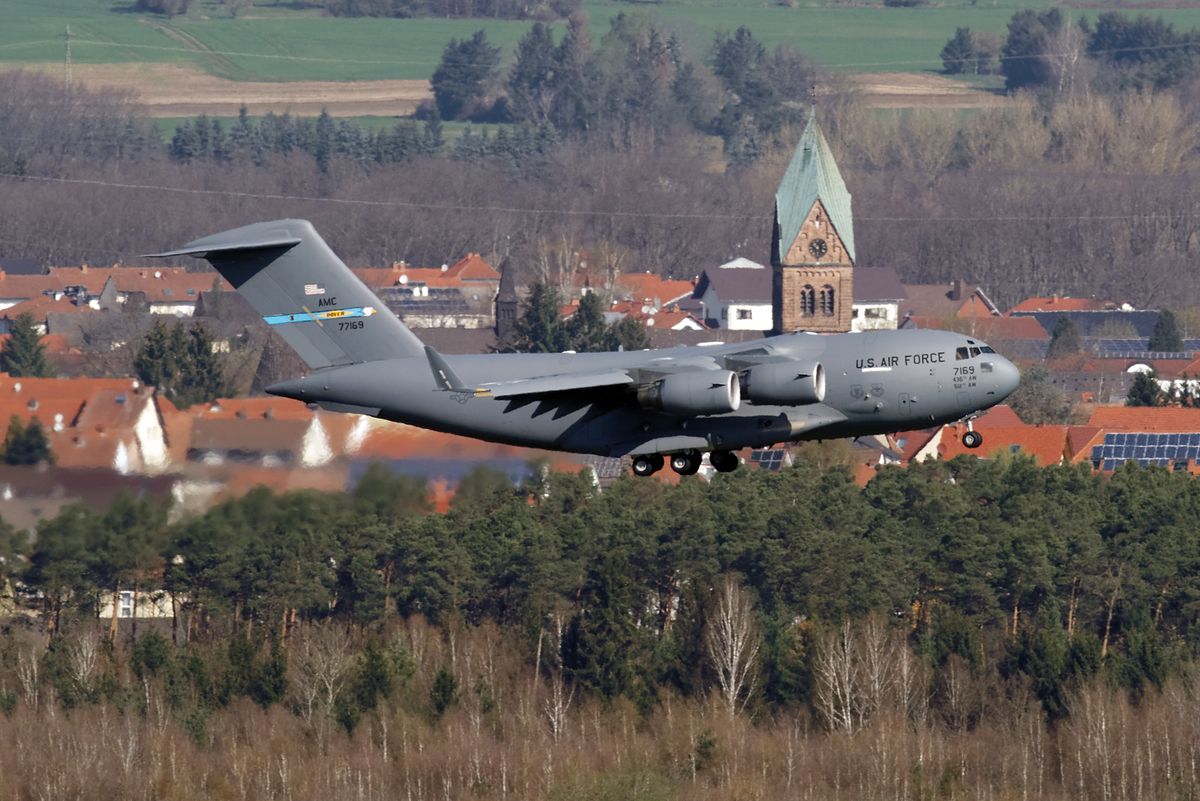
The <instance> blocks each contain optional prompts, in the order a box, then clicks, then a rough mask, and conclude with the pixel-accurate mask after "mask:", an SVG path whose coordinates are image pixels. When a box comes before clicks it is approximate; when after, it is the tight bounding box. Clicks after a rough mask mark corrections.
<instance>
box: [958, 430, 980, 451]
mask: <svg viewBox="0 0 1200 801" xmlns="http://www.w3.org/2000/svg"><path fill="white" fill-rule="evenodd" d="M962 444H963V445H965V446H966V447H968V448H972V449H973V448H978V447H979V446H980V445H982V444H983V434H980V433H979V432H978V431H968V432H967V433H965V434H963V436H962Z"/></svg>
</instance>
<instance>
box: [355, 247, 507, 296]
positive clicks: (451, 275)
mask: <svg viewBox="0 0 1200 801" xmlns="http://www.w3.org/2000/svg"><path fill="white" fill-rule="evenodd" d="M352 272H353V273H354V274H355V275H357V276H358V278H359V280H361V281H362V282H363V283H364V284H366V285H367V286H368V287H370V288H371V289H382V288H383V287H389V286H397V285H398V284H425V285H426V286H428V287H430V288H432V289H446V288H452V287H462V286H463V285H464V284H465V285H467V286H470V285H472V284H489V283H492V284H499V283H500V273H499V272H498V271H497V270H496V269H495V268H494V267H492V265H490V264H488V262H487V261H486V260H484V258H483V257H482V256H480V255H479V254H478V253H468V254H467V255H466V256H464V257H462V258H461V259H459V260H458V261H456V262H455V263H454V264H452V265H449V266H448V267H446V269H444V270H443V269H442V268H440V267H412V266H410V265H408V264H406V263H404V262H402V261H398V262H396V263H394V264H393V265H392V266H391V267H356V268H355V269H354V270H353V271H352Z"/></svg>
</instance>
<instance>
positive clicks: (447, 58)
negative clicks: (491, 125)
mask: <svg viewBox="0 0 1200 801" xmlns="http://www.w3.org/2000/svg"><path fill="white" fill-rule="evenodd" d="M499 64H500V48H498V47H494V46H492V45H491V44H489V43H488V40H487V33H486V32H484V31H482V30H480V31H476V32H475V35H474V36H472V37H471V38H470V39H464V40H462V41H461V42H460V41H459V40H457V39H451V40H450V43H449V44H448V45H446V49H445V50H443V51H442V60H441V63H440V64H438V68H437V69H436V70H435V71H434V73H433V77H432V78H431V79H430V84H431V85H432V87H433V98H434V102H436V103H437V109H438V113H439V114H440V115H441V117H442V119H444V120H453V119H458V118H459V116H460V115H464V114H467V115H469V113H470V112H471V111H472V108H471V107H472V106H473V105H474V104H475V102H476V101H478V100H480V99H481V98H482V97H483V95H484V93H485V92H486V91H487V84H488V82H489V81H491V79H492V78H493V77H494V75H495V72H496V68H497V67H498V66H499Z"/></svg>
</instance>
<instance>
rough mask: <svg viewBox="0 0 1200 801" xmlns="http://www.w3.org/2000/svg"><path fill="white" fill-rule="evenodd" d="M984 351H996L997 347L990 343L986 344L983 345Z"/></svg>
mask: <svg viewBox="0 0 1200 801" xmlns="http://www.w3.org/2000/svg"><path fill="white" fill-rule="evenodd" d="M983 352H984V353H995V352H996V349H995V348H993V347H991V346H990V345H984V346H983Z"/></svg>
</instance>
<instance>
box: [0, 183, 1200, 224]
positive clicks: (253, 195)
mask: <svg viewBox="0 0 1200 801" xmlns="http://www.w3.org/2000/svg"><path fill="white" fill-rule="evenodd" d="M0 178H7V179H12V180H16V181H35V182H40V183H50V184H68V185H75V186H94V187H103V188H106V189H124V190H132V191H148V192H167V193H171V194H183V195H201V196H206V197H228V198H238V199H243V200H277V201H287V202H291V203H316V204H329V205H340V206H362V207H373V208H397V209H419V210H425V211H454V212H474V213H479V212H491V213H494V214H514V215H525V216H555V215H561V216H568V217H609V218H631V217H632V218H646V217H649V218H653V219H664V220H754V219H760V218H761V219H765V218H766V216H767V215H763V214H722V213H716V212H705V213H686V212H653V211H648V212H641V211H637V212H634V211H602V210H591V209H545V208H542V209H538V208H520V207H512V206H484V205H464V204H456V203H421V202H417V201H404V200H363V199H356V198H331V197H312V196H305V195H284V194H276V193H265V192H240V191H235V190H229V189H194V188H188V187H177V186H162V185H156V184H135V183H126V182H119V181H105V180H100V179H97V178H63V177H58V176H51V175H21V174H17V173H0ZM1180 216H1181V215H1179V214H1160V213H1154V212H1151V213H1148V214H1137V213H1134V212H1126V213H1124V214H1038V215H1007V214H992V215H972V216H968V215H960V216H942V217H929V216H925V217H913V216H880V217H869V216H868V217H863V216H858V215H856V219H857V220H858V221H860V222H874V223H921V222H930V223H943V222H954V223H982V222H1002V223H1008V222H1078V223H1088V222H1095V223H1110V222H1113V221H1117V220H1128V219H1130V218H1131V217H1134V218H1137V219H1139V220H1174V219H1179V217H1180Z"/></svg>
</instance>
